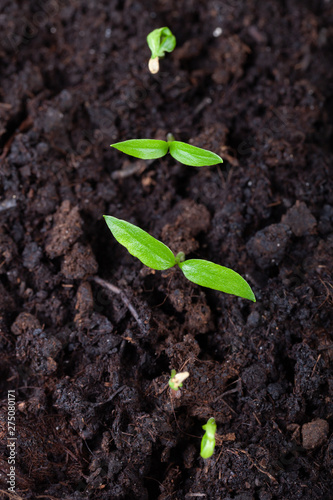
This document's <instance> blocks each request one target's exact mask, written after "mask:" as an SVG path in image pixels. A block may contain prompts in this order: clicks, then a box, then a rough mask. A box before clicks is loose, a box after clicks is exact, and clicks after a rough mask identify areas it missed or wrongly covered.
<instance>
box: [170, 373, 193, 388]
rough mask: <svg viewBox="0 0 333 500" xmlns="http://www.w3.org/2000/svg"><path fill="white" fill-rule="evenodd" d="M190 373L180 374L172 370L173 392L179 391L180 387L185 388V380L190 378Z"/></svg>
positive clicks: (171, 386)
mask: <svg viewBox="0 0 333 500" xmlns="http://www.w3.org/2000/svg"><path fill="white" fill-rule="evenodd" d="M189 376H190V374H189V372H180V373H177V372H176V370H171V377H170V380H169V387H170V389H172V390H173V391H178V389H179V388H180V387H183V382H184V380H186V379H187V377H189Z"/></svg>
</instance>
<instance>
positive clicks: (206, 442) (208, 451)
mask: <svg viewBox="0 0 333 500" xmlns="http://www.w3.org/2000/svg"><path fill="white" fill-rule="evenodd" d="M202 428H203V430H204V431H206V432H205V434H204V435H203V438H202V440H201V449H200V455H201V457H202V458H210V457H211V456H212V455H213V453H214V449H215V433H216V422H215V418H213V417H211V418H210V419H209V420H208V421H207V424H205V425H203V426H202Z"/></svg>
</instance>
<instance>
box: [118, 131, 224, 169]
mask: <svg viewBox="0 0 333 500" xmlns="http://www.w3.org/2000/svg"><path fill="white" fill-rule="evenodd" d="M167 139H168V140H167V141H159V140H157V139H129V140H128V141H122V142H116V143H115V144H111V147H112V148H115V149H118V151H122V152H123V153H126V154H128V155H130V156H134V157H135V158H140V159H142V160H156V158H162V156H165V155H166V154H167V153H168V152H169V153H170V154H171V156H172V157H173V158H175V160H178V161H179V162H180V163H183V164H184V165H189V166H191V167H204V166H211V165H217V163H223V160H222V158H221V157H220V156H219V155H217V154H216V153H212V152H211V151H208V150H207V149H202V148H198V147H196V146H192V145H191V144H186V142H180V141H175V138H174V137H173V135H172V134H168V136H167Z"/></svg>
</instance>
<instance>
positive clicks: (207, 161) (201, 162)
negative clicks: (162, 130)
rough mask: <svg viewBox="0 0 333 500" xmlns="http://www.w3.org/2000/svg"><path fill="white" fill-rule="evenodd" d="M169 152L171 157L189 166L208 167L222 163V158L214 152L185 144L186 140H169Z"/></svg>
mask: <svg viewBox="0 0 333 500" xmlns="http://www.w3.org/2000/svg"><path fill="white" fill-rule="evenodd" d="M169 152H170V154H171V156H172V157H173V158H175V159H176V160H178V161H180V162H181V163H183V164H184V165H190V166H191V167H204V166H207V167H209V166H210V165H217V164H218V163H223V160H222V158H221V157H220V156H219V155H217V154H216V153H212V152H211V151H208V150H207V149H201V148H197V147H196V146H192V145H191V144H186V142H180V141H172V142H170V143H169Z"/></svg>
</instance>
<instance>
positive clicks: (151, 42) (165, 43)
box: [147, 26, 176, 74]
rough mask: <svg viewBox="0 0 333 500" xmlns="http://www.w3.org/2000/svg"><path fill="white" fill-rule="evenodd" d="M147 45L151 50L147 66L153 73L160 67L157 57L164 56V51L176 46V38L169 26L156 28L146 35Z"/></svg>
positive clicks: (171, 49)
mask: <svg viewBox="0 0 333 500" xmlns="http://www.w3.org/2000/svg"><path fill="white" fill-rule="evenodd" d="M147 43H148V47H149V48H150V50H151V58H150V59H149V63H148V68H149V71H150V72H151V73H153V74H155V73H158V71H159V69H160V64H159V59H160V58H162V57H164V55H165V52H172V51H173V49H174V48H175V47H176V38H175V36H174V35H173V34H172V33H171V31H170V30H169V28H167V27H166V26H165V27H164V28H158V29H156V30H154V31H152V32H151V33H149V35H148V36H147Z"/></svg>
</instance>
